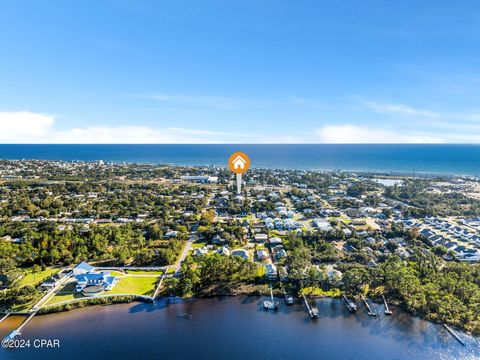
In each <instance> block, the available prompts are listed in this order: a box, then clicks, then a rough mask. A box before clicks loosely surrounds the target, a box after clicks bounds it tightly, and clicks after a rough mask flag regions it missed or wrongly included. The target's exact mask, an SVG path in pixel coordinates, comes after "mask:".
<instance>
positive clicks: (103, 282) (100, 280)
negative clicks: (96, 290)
mask: <svg viewBox="0 0 480 360" xmlns="http://www.w3.org/2000/svg"><path fill="white" fill-rule="evenodd" d="M75 280H77V286H76V288H75V290H76V291H83V289H85V288H86V287H88V286H101V287H103V289H104V290H112V288H113V287H114V286H115V285H116V284H117V282H118V281H117V278H116V277H115V276H110V273H109V272H89V273H86V274H80V275H76V276H75Z"/></svg>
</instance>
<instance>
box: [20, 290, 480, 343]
mask: <svg viewBox="0 0 480 360" xmlns="http://www.w3.org/2000/svg"><path fill="white" fill-rule="evenodd" d="M268 295H269V294H267V293H261V294H260V293H254V292H239V293H235V294H233V293H212V294H209V295H204V296H190V297H179V296H174V297H168V296H167V297H160V298H158V299H156V300H153V301H147V300H146V299H145V298H144V297H141V296H138V295H128V296H113V295H112V296H111V297H105V298H91V299H84V300H78V301H74V302H71V303H64V304H59V305H55V304H54V305H52V306H49V307H46V308H42V309H40V310H39V311H38V313H37V316H46V315H51V314H57V313H62V312H69V311H72V310H78V309H83V308H94V307H95V306H109V305H120V304H130V303H134V302H136V303H144V304H149V303H150V304H154V303H155V302H166V305H173V304H177V303H181V302H188V301H197V300H203V299H221V298H224V297H239V296H246V297H256V298H260V297H262V296H268ZM282 296H283V295H278V294H274V297H275V298H281V297H282ZM305 296H306V297H307V298H309V299H330V300H334V299H341V296H338V297H334V296H321V295H305ZM172 298H173V299H175V300H174V301H173V302H170V299H172ZM295 298H297V299H298V297H295ZM355 299H356V300H358V299H357V297H355ZM369 299H370V300H371V301H372V302H374V303H375V304H377V305H378V304H380V303H381V302H379V301H376V300H378V299H374V298H369ZM177 300H178V302H177ZM390 305H391V306H394V307H396V308H398V309H400V310H401V311H403V312H404V313H405V314H408V315H409V316H411V317H414V318H418V319H421V320H423V321H426V322H429V323H431V324H436V325H445V323H442V322H437V321H433V320H430V319H427V318H424V317H422V316H420V315H419V314H415V313H412V312H410V311H408V310H407V309H405V308H404V307H402V305H401V304H399V303H391V304H390ZM12 315H15V314H12ZM448 325H450V326H452V327H454V328H455V330H459V331H461V332H462V333H464V334H466V335H468V336H472V337H475V338H478V339H480V334H475V333H472V332H470V331H467V330H465V329H464V328H462V327H459V326H457V325H453V324H448Z"/></svg>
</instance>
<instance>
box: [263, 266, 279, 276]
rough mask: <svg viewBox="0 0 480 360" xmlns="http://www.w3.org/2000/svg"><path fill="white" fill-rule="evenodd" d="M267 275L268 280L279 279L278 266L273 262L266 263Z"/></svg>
mask: <svg viewBox="0 0 480 360" xmlns="http://www.w3.org/2000/svg"><path fill="white" fill-rule="evenodd" d="M265 277H266V278H267V280H277V278H278V273H277V267H276V266H275V265H273V264H267V265H265Z"/></svg>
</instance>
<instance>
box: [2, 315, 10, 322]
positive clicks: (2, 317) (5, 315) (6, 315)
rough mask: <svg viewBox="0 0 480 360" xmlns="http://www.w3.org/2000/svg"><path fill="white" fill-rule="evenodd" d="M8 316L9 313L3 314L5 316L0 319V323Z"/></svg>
mask: <svg viewBox="0 0 480 360" xmlns="http://www.w3.org/2000/svg"><path fill="white" fill-rule="evenodd" d="M9 316H10V313H9V312H7V313H6V314H5V316H3V317H2V318H1V319H0V323H1V322H2V321H3V320H5V319H6V318H8V317H9Z"/></svg>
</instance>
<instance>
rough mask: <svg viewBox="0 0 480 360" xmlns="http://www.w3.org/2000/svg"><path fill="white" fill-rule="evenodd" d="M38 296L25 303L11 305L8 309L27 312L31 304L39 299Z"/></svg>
mask: <svg viewBox="0 0 480 360" xmlns="http://www.w3.org/2000/svg"><path fill="white" fill-rule="evenodd" d="M39 299H40V298H38V299H34V300H32V301H29V302H28V303H25V304H21V305H13V306H12V307H11V309H10V311H15V312H27V311H28V310H30V309H31V308H32V307H33V305H35V303H36V302H37V301H38V300H39Z"/></svg>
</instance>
